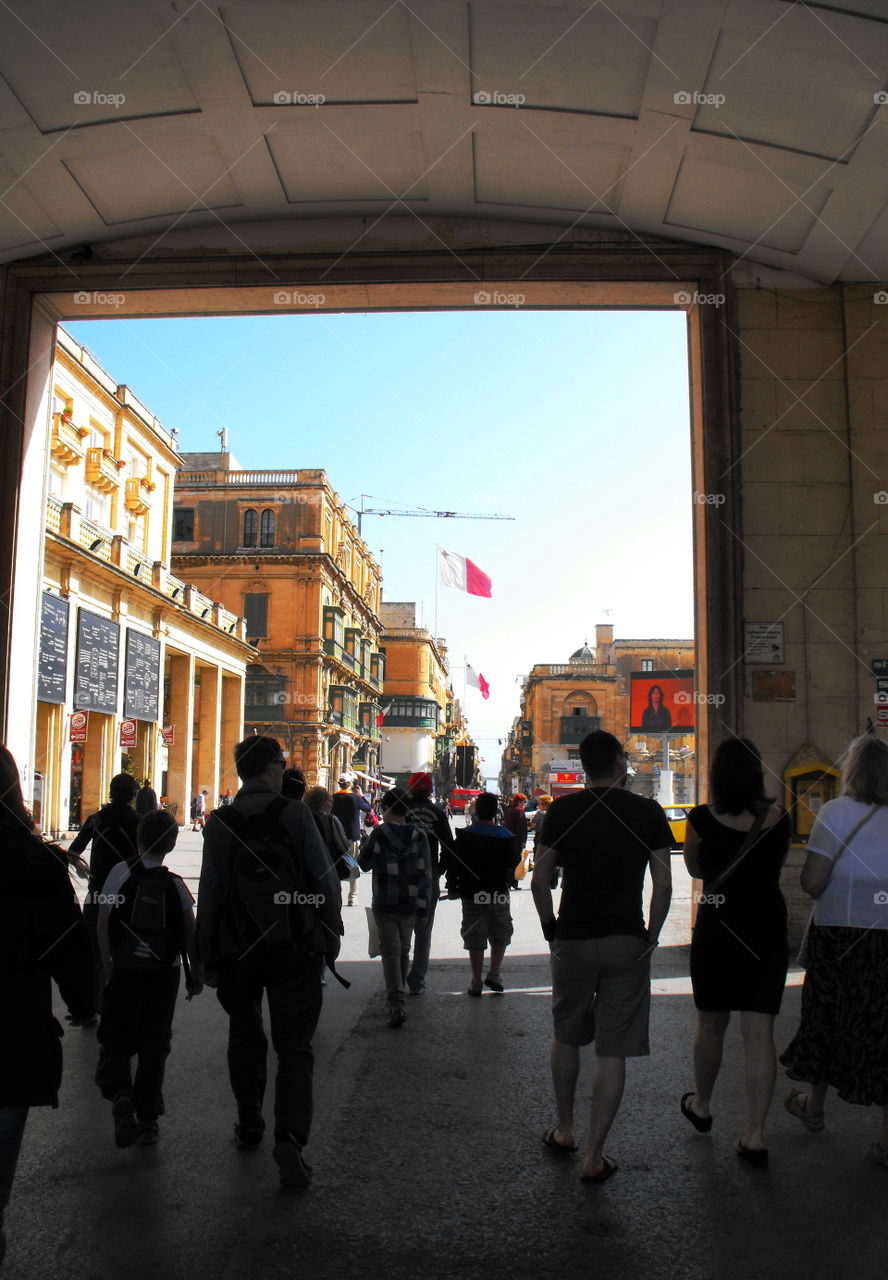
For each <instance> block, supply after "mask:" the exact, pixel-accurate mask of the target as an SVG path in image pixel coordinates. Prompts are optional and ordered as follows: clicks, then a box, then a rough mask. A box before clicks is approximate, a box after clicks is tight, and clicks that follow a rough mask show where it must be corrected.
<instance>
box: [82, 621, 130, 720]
mask: <svg viewBox="0 0 888 1280" xmlns="http://www.w3.org/2000/svg"><path fill="white" fill-rule="evenodd" d="M119 649H120V626H119V624H118V623H116V622H112V621H111V619H110V618H100V617H98V615H96V614H94V613H88V612H87V610H86V609H80V610H79V611H78V614H77V683H76V687H75V691H74V705H75V706H76V707H77V709H78V711H90V710H92V711H106V712H111V713H112V714H113V713H114V711H115V710H116V709H117V658H118V651H119Z"/></svg>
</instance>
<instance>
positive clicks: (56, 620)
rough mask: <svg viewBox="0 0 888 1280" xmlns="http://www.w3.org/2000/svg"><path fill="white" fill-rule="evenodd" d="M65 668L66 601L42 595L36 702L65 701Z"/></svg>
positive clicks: (66, 641) (66, 639)
mask: <svg viewBox="0 0 888 1280" xmlns="http://www.w3.org/2000/svg"><path fill="white" fill-rule="evenodd" d="M67 669H68V601H67V600H60V599H59V598H58V596H51V595H48V594H47V593H46V592H44V593H43V599H42V604H41V607H40V660H39V662H38V664H37V699H38V701H39V702H64V701H65V689H66V685H67V679H66V676H67Z"/></svg>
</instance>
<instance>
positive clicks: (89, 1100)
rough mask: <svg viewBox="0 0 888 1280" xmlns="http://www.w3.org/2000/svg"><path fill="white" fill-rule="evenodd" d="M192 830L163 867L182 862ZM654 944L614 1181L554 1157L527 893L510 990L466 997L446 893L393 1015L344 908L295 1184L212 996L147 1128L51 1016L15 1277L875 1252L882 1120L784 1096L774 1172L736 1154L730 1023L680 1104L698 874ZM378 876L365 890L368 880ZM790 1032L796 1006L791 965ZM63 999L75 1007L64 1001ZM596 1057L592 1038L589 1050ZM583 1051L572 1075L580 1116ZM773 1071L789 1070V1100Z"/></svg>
mask: <svg viewBox="0 0 888 1280" xmlns="http://www.w3.org/2000/svg"><path fill="white" fill-rule="evenodd" d="M198 858H199V838H198V837H197V836H193V835H192V834H191V833H190V832H186V833H184V834H183V837H182V839H181V842H180V846H179V849H178V850H177V853H176V856H175V858H174V859H173V866H174V867H175V868H176V869H177V870H180V871H181V872H182V873H183V874H185V875H186V876H189V878H192V879H193V876H194V874H195V872H196V869H197V864H198ZM673 867H674V870H675V872H676V897H675V902H674V906H673V910H672V916H671V918H670V922H669V926H668V933H667V934H666V935H664V943H665V945H664V946H663V947H661V948H660V949H659V951H658V952H657V953H656V957H655V966H654V974H655V977H654V992H655V998H654V1002H653V1016H652V1037H651V1042H652V1055H651V1057H650V1058H647V1059H639V1060H636V1061H634V1062H631V1063H630V1065H629V1071H628V1084H627V1091H626V1097H625V1100H624V1105H623V1109H622V1111H621V1113H620V1116H619V1117H618V1120H617V1123H616V1125H615V1127H614V1130H613V1132H612V1135H611V1139H610V1142H609V1144H608V1150H609V1153H610V1154H611V1155H613V1156H614V1157H615V1158H616V1159H617V1161H618V1162H619V1165H620V1171H619V1173H618V1175H617V1176H616V1177H615V1178H614V1179H613V1180H612V1181H611V1182H609V1183H608V1184H607V1186H606V1187H602V1188H597V1189H593V1188H587V1187H583V1186H581V1184H580V1183H579V1181H578V1178H577V1174H578V1162H577V1159H575V1158H574V1159H571V1158H567V1159H563V1160H560V1159H554V1158H553V1157H551V1156H549V1155H548V1154H547V1153H545V1152H544V1151H543V1150H542V1147H541V1144H540V1135H541V1134H542V1133H543V1131H544V1129H545V1128H546V1127H547V1126H548V1125H550V1124H551V1123H552V1107H551V1094H550V1083H549V1074H548V1063H547V1057H548V1049H549V1041H550V1034H551V1018H550V1000H549V995H550V991H549V978H548V965H547V956H546V954H545V951H544V947H543V944H542V940H541V938H540V935H539V930H538V927H537V926H536V923H535V914H534V912H533V904H532V901H531V895H530V893H529V892H528V891H522V892H520V893H516V894H513V897H512V902H513V910H514V914H515V920H516V935H515V945H514V947H513V948H512V950H511V951H510V953H509V954H508V955H507V962H506V966H505V967H504V976H505V978H506V983H507V988H508V990H507V994H506V995H505V996H504V997H496V996H493V995H487V994H485V996H484V997H483V998H482V999H481V1000H469V999H468V998H467V997H466V996H465V994H464V993H465V988H466V984H467V977H468V965H467V962H466V960H465V958H464V953H463V952H462V951H461V946H460V941H459V932H458V916H459V908H458V904H456V903H449V902H442V903H441V904H440V914H439V917H438V923H437V925H436V935H435V945H434V949H433V957H434V964H433V966H432V970H431V973H430V984H429V989H428V990H427V992H426V993H425V994H424V995H422V996H420V997H417V998H415V999H411V1000H410V1001H409V1006H408V1013H409V1017H408V1022H407V1024H406V1026H405V1027H404V1028H403V1029H402V1030H401V1031H398V1032H393V1031H390V1030H389V1029H388V1028H387V1027H386V1025H385V1018H384V1002H383V999H382V994H381V990H380V978H381V972H380V965H379V961H378V960H374V961H371V960H369V959H368V958H367V956H366V924H365V919H364V912H363V910H357V909H353V910H346V911H344V913H343V915H344V918H345V923H346V938H345V945H344V947H343V964H342V970H343V972H344V973H345V975H346V976H347V977H348V978H350V979H351V980H352V983H353V985H352V988H351V990H350V991H348V992H346V991H344V990H343V989H342V988H340V987H339V986H338V985H337V984H336V983H335V982H332V981H331V982H330V984H329V985H328V987H327V989H326V997H325V1008H324V1012H323V1016H322V1020H321V1025H320V1028H319V1031H318V1035H317V1041H316V1047H317V1070H316V1081H317V1089H316V1104H317V1105H316V1119H315V1125H314V1130H313V1134H312V1142H311V1146H310V1148H309V1150H308V1152H307V1154H308V1156H309V1159H310V1160H311V1161H312V1163H313V1164H314V1167H315V1179H314V1184H313V1186H312V1188H311V1190H310V1191H309V1192H308V1193H303V1194H299V1193H293V1192H290V1193H283V1192H281V1191H280V1190H279V1188H278V1186H277V1178H276V1171H275V1169H274V1166H273V1164H272V1161H271V1154H270V1144H268V1143H266V1144H265V1145H264V1147H263V1148H262V1149H260V1150H259V1151H256V1152H247V1153H244V1152H238V1151H237V1150H236V1149H235V1148H234V1145H233V1142H232V1140H231V1139H232V1125H233V1121H234V1107H233V1104H232V1100H231V1097H230V1093H229V1087H228V1081H227V1077H226V1071H225V1034H226V1026H225V1020H224V1017H223V1015H222V1013H221V1011H220V1009H219V1007H218V1004H217V1002H216V999H215V996H214V994H213V993H212V992H206V993H205V994H204V995H202V996H201V997H200V998H199V999H197V1000H194V1001H192V1002H190V1003H186V1002H185V1001H184V999H180V1003H179V1008H178V1010H177V1021H176V1026H175V1037H174V1042H173V1053H172V1056H171V1058H170V1063H169V1069H168V1074H167V1084H166V1089H165V1092H166V1098H167V1115H166V1117H165V1118H164V1119H163V1120H162V1122H161V1125H162V1134H161V1141H160V1143H159V1145H158V1146H157V1147H155V1148H139V1147H136V1148H133V1149H131V1150H124V1151H119V1150H117V1149H116V1148H115V1146H114V1142H113V1137H112V1126H111V1120H110V1116H109V1108H108V1106H107V1104H106V1103H104V1102H103V1101H102V1099H101V1098H100V1096H99V1093H98V1090H97V1089H96V1088H95V1086H94V1085H93V1083H92V1073H93V1070H94V1067H95V1058H96V1045H95V1032H94V1031H92V1030H71V1031H68V1033H67V1034H66V1036H65V1041H64V1049H65V1064H66V1070H65V1082H64V1086H63V1092H62V1100H61V1108H60V1109H59V1110H58V1111H56V1112H52V1111H46V1110H35V1111H33V1112H32V1114H31V1118H30V1120H29V1124H28V1130H27V1132H26V1136H25V1145H24V1149H23V1153H22V1159H21V1164H20V1174H19V1178H18V1181H17V1184H16V1186H15V1188H14V1191H13V1199H12V1203H11V1206H10V1212H9V1216H8V1230H9V1236H10V1251H9V1259H8V1264H7V1271H6V1272H5V1273H4V1274H8V1275H9V1276H11V1277H15V1278H16V1280H46V1278H47V1277H53V1280H56V1278H59V1280H119V1277H121V1276H123V1277H125V1280H149V1278H150V1280H155V1278H156V1277H163V1278H164V1280H243V1278H244V1277H247V1278H253V1277H255V1280H278V1278H281V1280H282V1278H283V1277H291V1276H293V1275H308V1276H310V1277H312V1280H314V1277H330V1278H331V1280H332V1278H333V1277H354V1278H356V1280H357V1278H358V1277H371V1276H385V1277H386V1280H408V1278H409V1280H416V1277H417V1275H421V1276H422V1277H423V1280H438V1278H439V1277H441V1278H442V1280H443V1278H444V1277H456V1276H458V1277H460V1280H491V1277H497V1276H509V1277H511V1278H514V1280H524V1278H525V1277H527V1278H528V1280H529V1278H530V1277H538V1276H541V1275H550V1274H560V1275H561V1276H563V1277H575V1276H576V1277H579V1276H585V1275H587V1274H589V1273H594V1275H595V1276H596V1277H597V1278H602V1280H608V1278H609V1277H621V1278H627V1277H628V1278H629V1280H635V1278H636V1277H637V1278H638V1280H661V1278H663V1280H667V1278H668V1280H672V1278H673V1277H682V1278H685V1277H689V1278H691V1280H698V1278H701V1280H702V1278H706V1280H709V1278H710V1277H727V1278H728V1280H735V1278H736V1280H749V1277H750V1276H766V1277H770V1276H773V1277H780V1278H781V1280H803V1278H805V1280H807V1278H808V1277H820V1276H830V1277H832V1276H835V1275H839V1274H848V1273H849V1272H850V1270H852V1263H851V1260H850V1259H849V1252H850V1253H851V1254H852V1255H853V1271H854V1272H855V1273H856V1275H857V1276H859V1277H862V1278H864V1280H869V1278H870V1277H873V1278H874V1277H876V1276H880V1277H881V1276H882V1275H883V1274H884V1257H885V1247H884V1223H885V1208H886V1201H888V1174H886V1171H885V1170H884V1169H877V1168H872V1167H871V1166H869V1165H867V1164H866V1162H865V1160H864V1158H863V1157H864V1152H865V1150H866V1147H867V1146H868V1144H869V1143H870V1142H871V1141H872V1139H873V1136H874V1130H875V1128H876V1117H875V1115H874V1114H873V1113H872V1112H870V1113H869V1114H868V1113H867V1111H866V1110H865V1109H864V1108H856V1107H855V1108H852V1107H847V1106H843V1105H841V1104H838V1103H836V1104H835V1105H833V1106H832V1107H831V1108H830V1110H829V1114H828V1128H827V1131H826V1132H825V1133H824V1134H822V1135H820V1136H817V1137H814V1136H812V1135H809V1134H807V1133H805V1132H804V1131H803V1130H802V1129H801V1127H800V1126H798V1124H797V1122H794V1121H793V1120H792V1119H791V1118H790V1117H789V1116H787V1115H786V1114H785V1113H784V1112H783V1110H782V1107H781V1106H780V1105H779V1101H778V1104H777V1105H776V1106H775V1109H774V1111H773V1112H772V1117H771V1124H770V1128H769V1142H770V1147H771V1160H772V1163H771V1169H770V1171H768V1172H766V1173H760V1172H757V1171H754V1170H751V1169H748V1168H747V1167H745V1166H742V1165H740V1163H739V1162H738V1160H737V1158H736V1156H735V1155H734V1152H733V1149H732V1147H733V1142H734V1140H735V1139H736V1137H737V1134H738V1132H739V1126H740V1121H741V1113H742V1102H741V1093H740V1091H741V1088H742V1061H741V1058H740V1052H739V1050H740V1043H739V1040H740V1037H739V1031H738V1030H737V1029H736V1028H732V1030H731V1032H730V1033H729V1037H728V1044H727V1054H726V1062H725V1067H724V1073H723V1079H722V1080H721V1081H720V1084H719V1089H718V1092H717V1094H716V1098H715V1101H714V1113H715V1117H716V1123H715V1126H714V1128H713V1131H712V1134H711V1135H708V1136H701V1135H697V1134H695V1133H694V1132H693V1130H692V1129H691V1128H690V1126H689V1125H688V1124H687V1123H686V1122H685V1121H683V1120H682V1118H681V1116H680V1115H679V1111H678V1099H679V1097H680V1095H681V1094H682V1093H683V1092H684V1091H685V1090H686V1089H688V1088H690V1087H691V1066H690V1054H691V1042H692V1036H693V1029H694V1023H695V1017H694V1010H693V1003H692V999H691V996H690V994H689V991H690V984H689V979H688V976H687V975H688V967H687V966H688V948H687V940H688V932H687V918H688V896H689V882H688V881H687V878H686V876H684V873H683V872H680V859H677V858H676V859H673ZM368 889H369V883H368V882H366V881H365V883H364V884H362V886H361V893H362V899H363V901H365V902H366V901H367V900H368V892H367V890H368ZM793 982H794V983H795V985H793V986H791V987H790V989H789V990H788V992H787V996H786V999H785V1001H784V1009H783V1012H782V1014H781V1016H780V1019H779V1024H778V1036H777V1039H778V1044H779V1045H780V1046H781V1047H782V1046H783V1045H785V1044H786V1042H787V1040H788V1039H789V1037H790V1036H791V1034H792V1032H793V1030H794V1028H795V1025H796V1022H797V1016H798V999H799V988H798V985H797V984H798V975H796V976H795V977H794V978H793ZM58 1012H59V1014H60V1015H61V1014H62V1012H63V1010H62V1009H61V1008H59V1009H58ZM589 1058H590V1061H591V1054H590V1055H589ZM589 1081H590V1070H589V1065H588V1064H587V1066H586V1067H585V1068H584V1072H583V1075H582V1076H581V1080H580V1091H579V1096H580V1099H581V1112H580V1113H581V1114H582V1109H583V1108H584V1107H585V1100H586V1099H587V1097H588V1089H589ZM783 1091H785V1082H784V1081H783V1079H782V1077H781V1079H780V1080H779V1082H778V1099H779V1098H780V1097H781V1096H782V1093H783Z"/></svg>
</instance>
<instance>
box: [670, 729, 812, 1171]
mask: <svg viewBox="0 0 888 1280" xmlns="http://www.w3.org/2000/svg"><path fill="white" fill-rule="evenodd" d="M709 791H710V795H711V796H712V801H711V803H710V804H708V805H706V804H703V805H698V806H697V807H696V808H695V809H692V810H691V812H690V813H689V814H688V828H687V835H686V838H685V846H684V857H685V863H686V864H687V868H688V870H689V871H690V873H691V875H692V876H694V877H695V878H696V879H699V880H702V881H703V892H702V893H701V894H700V895H699V897H698V899H697V901H698V908H697V922H696V925H695V926H694V935H693V941H692V942H691V982H692V985H693V988H694V1004H695V1005H696V1006H697V1018H698V1030H697V1038H696V1041H695V1043H694V1080H695V1085H696V1091H695V1092H693V1093H686V1094H685V1095H684V1097H683V1098H682V1100H681V1110H682V1114H683V1115H684V1116H685V1118H686V1119H687V1120H689V1121H690V1122H691V1124H692V1125H693V1126H694V1128H695V1129H697V1130H698V1131H700V1132H707V1131H708V1130H709V1129H711V1128H712V1114H711V1112H710V1110H709V1103H710V1099H711V1097H712V1091H713V1089H714V1088H715V1082H716V1079H717V1077H718V1072H719V1067H720V1066H721V1058H722V1044H723V1041H724V1035H725V1031H726V1030H727V1026H728V1023H729V1021H730V1018H731V1011H732V1010H734V1009H737V1010H739V1011H740V1026H741V1029H742V1032H743V1044H744V1049H745V1053H746V1124H745V1127H744V1130H743V1136H742V1137H741V1139H740V1141H739V1142H738V1143H737V1154H738V1156H740V1157H741V1159H744V1160H746V1161H747V1162H748V1163H749V1164H752V1165H754V1166H756V1167H758V1168H764V1167H765V1165H767V1163H768V1152H767V1149H766V1147H765V1143H764V1136H763V1127H764V1123H765V1117H766V1116H767V1114H768V1108H769V1107H770V1105H771V1097H772V1095H773V1093H774V1082H775V1078H776V1073H777V1058H776V1053H775V1049H774V1018H775V1017H776V1015H777V1014H778V1013H779V1011H780V1001H781V999H782V997H783V988H784V985H785V983H786V967H787V959H788V955H787V936H786V904H785V903H784V901H783V895H782V894H781V892H780V883H779V882H780V869H781V867H782V866H783V862H784V860H785V858H786V854H787V851H788V848H789V834H790V826H789V816H788V814H787V813H786V811H785V810H784V809H782V808H781V807H780V806H779V805H776V804H772V803H771V801H770V800H769V799H768V797H767V796H766V795H765V780H764V774H763V772H762V761H761V756H760V755H759V752H758V749H757V748H756V747H755V745H754V744H753V743H752V742H750V741H749V739H748V738H729V739H728V740H726V741H725V742H722V743H721V744H720V745H719V747H718V749H717V750H716V753H715V756H714V758H713V761H712V768H711V771H710V777H709ZM757 823H758V826H759V829H758V832H757V834H754V836H753V838H752V839H751V840H750V839H749V837H750V833H752V832H753V828H754V827H755V826H756V824H757ZM744 844H745V845H746V847H745V849H744Z"/></svg>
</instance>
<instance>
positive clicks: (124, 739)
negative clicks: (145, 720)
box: [120, 720, 136, 747]
mask: <svg viewBox="0 0 888 1280" xmlns="http://www.w3.org/2000/svg"><path fill="white" fill-rule="evenodd" d="M120 745H121V746H122V747H134V746H135V745H136V722H135V720H121V722H120Z"/></svg>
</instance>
